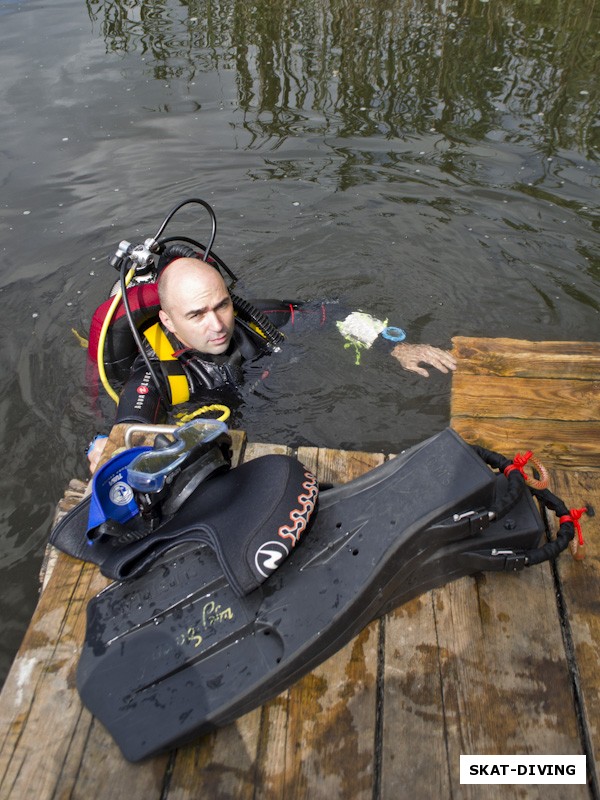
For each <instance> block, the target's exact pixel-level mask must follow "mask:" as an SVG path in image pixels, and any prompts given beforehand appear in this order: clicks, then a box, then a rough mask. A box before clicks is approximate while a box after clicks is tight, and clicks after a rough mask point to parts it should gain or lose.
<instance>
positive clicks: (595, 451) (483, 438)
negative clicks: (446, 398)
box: [451, 415, 600, 470]
mask: <svg viewBox="0 0 600 800" xmlns="http://www.w3.org/2000/svg"><path fill="white" fill-rule="evenodd" d="M451 424H452V427H453V428H454V430H455V431H456V432H457V433H459V434H460V435H461V436H462V437H463V438H464V439H465V440H466V441H467V442H470V443H471V444H479V445H482V446H483V447H487V448H488V449H490V450H496V451H498V452H500V453H502V454H503V455H505V456H506V457H507V458H510V457H512V456H513V455H514V454H515V453H517V452H521V453H522V452H524V451H525V450H533V452H534V453H535V454H536V455H537V456H538V457H539V458H540V459H541V460H542V461H543V462H544V463H545V464H546V466H556V467H561V468H564V469H574V470H589V469H593V470H596V469H600V451H599V447H598V442H600V422H590V423H584V422H559V421H555V420H539V421H537V422H536V423H535V424H533V423H532V422H530V421H529V420H515V419H510V420H508V419H502V420H498V419H486V418H480V419H477V418H469V417H455V416H454V415H453V416H452V423H451Z"/></svg>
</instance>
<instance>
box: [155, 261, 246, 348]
mask: <svg viewBox="0 0 600 800" xmlns="http://www.w3.org/2000/svg"><path fill="white" fill-rule="evenodd" d="M211 270H212V267H211ZM160 318H161V321H162V322H163V324H164V325H165V327H166V328H167V329H168V330H169V331H171V333H174V334H175V336H177V338H178V339H179V341H180V342H182V344H184V345H186V347H191V348H193V349H194V350H199V351H200V352H201V353H208V354H210V355H219V354H221V353H224V352H225V351H226V350H227V348H228V347H229V342H230V341H231V337H232V335H233V326H234V320H235V317H234V313H233V303H232V302H231V297H230V296H229V292H228V291H227V287H226V286H225V284H224V282H223V279H222V278H221V276H220V275H219V274H218V273H217V272H216V270H213V274H209V275H208V276H207V275H205V274H203V275H199V276H189V275H188V276H186V277H184V278H183V280H181V282H179V283H178V284H177V286H176V287H175V288H174V289H173V291H172V292H170V294H169V308H168V309H162V310H161V312H160Z"/></svg>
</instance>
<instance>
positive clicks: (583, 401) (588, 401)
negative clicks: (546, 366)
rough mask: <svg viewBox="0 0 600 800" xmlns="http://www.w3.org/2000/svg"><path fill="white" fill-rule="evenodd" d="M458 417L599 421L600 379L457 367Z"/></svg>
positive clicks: (454, 406) (454, 380)
mask: <svg viewBox="0 0 600 800" xmlns="http://www.w3.org/2000/svg"><path fill="white" fill-rule="evenodd" d="M452 413H453V415H454V416H455V417H474V418H476V419H479V418H484V417H489V418H493V419H528V420H532V421H533V422H537V421H538V420H548V419H552V420H565V421H578V422H588V421H590V420H595V421H599V420H600V381H592V380H590V381H581V380H556V379H549V378H516V379H511V378H500V377H497V376H495V375H492V376H487V375H477V376H473V374H472V373H469V372H466V371H462V370H458V371H457V373H456V374H455V375H453V378H452Z"/></svg>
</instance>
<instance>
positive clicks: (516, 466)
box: [504, 450, 533, 480]
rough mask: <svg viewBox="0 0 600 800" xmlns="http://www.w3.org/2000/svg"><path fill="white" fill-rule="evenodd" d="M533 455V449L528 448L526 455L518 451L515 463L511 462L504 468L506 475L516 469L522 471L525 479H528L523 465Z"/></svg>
mask: <svg viewBox="0 0 600 800" xmlns="http://www.w3.org/2000/svg"><path fill="white" fill-rule="evenodd" d="M532 455H533V453H532V452H531V450H528V451H527V452H526V453H525V455H524V456H522V455H521V453H517V455H516V456H515V457H514V459H513V463H512V464H509V465H508V467H506V469H505V470H504V474H505V475H506V477H507V478H508V476H509V475H510V473H511V472H512V471H513V470H515V469H516V470H518V471H519V472H520V473H521V475H522V476H523V477H524V478H525V480H528V476H527V475H526V474H525V470H524V469H523V467H524V466H525V464H526V463H527V462H528V461H529V459H530V458H531V456H532Z"/></svg>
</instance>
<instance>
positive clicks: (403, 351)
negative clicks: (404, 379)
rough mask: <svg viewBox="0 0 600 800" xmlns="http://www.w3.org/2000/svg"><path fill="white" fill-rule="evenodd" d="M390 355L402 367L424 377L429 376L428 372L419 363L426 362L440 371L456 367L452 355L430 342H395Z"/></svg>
mask: <svg viewBox="0 0 600 800" xmlns="http://www.w3.org/2000/svg"><path fill="white" fill-rule="evenodd" d="M392 355H393V356H394V358H395V359H396V360H397V361H399V362H400V364H401V365H402V366H403V367H404V369H407V370H408V371H409V372H416V373H417V374H418V375H423V377H424V378H428V377H429V372H427V370H426V369H425V368H424V367H422V366H421V364H428V365H429V366H431V367H435V368H436V369H439V371H440V372H448V370H454V369H456V360H455V358H454V356H453V355H451V354H450V353H449V352H448V351H447V350H441V349H440V348H439V347H433V346H432V345H430V344H404V343H403V344H397V345H396V347H394V349H393V350H392Z"/></svg>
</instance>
